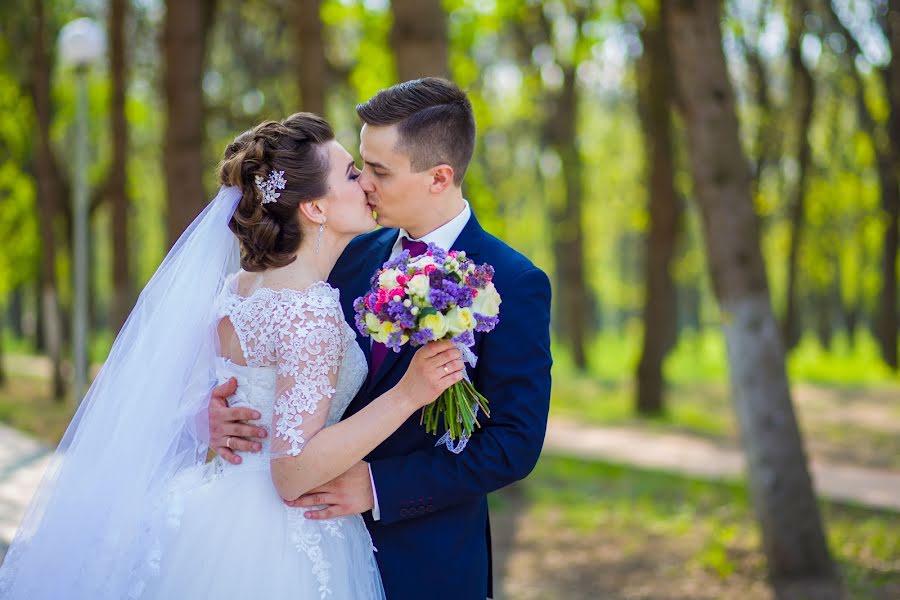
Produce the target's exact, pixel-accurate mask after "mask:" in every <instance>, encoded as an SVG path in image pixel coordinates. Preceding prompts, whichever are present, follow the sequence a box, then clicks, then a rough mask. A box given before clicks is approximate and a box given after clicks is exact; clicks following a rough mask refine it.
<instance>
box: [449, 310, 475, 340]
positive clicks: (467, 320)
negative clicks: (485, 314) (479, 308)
mask: <svg viewBox="0 0 900 600" xmlns="http://www.w3.org/2000/svg"><path fill="white" fill-rule="evenodd" d="M447 327H448V329H449V330H450V333H452V334H453V335H454V337H455V336H457V335H459V334H461V333H462V332H464V331H469V330H471V329H475V315H474V314H472V310H471V309H469V308H459V307H458V306H455V307H453V308H452V309H451V310H450V311H449V312H448V313H447Z"/></svg>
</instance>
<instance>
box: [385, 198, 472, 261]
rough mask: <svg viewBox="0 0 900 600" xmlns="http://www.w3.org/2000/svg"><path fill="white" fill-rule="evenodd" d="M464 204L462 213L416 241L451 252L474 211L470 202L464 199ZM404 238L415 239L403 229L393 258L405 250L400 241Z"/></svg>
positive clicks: (398, 237) (394, 248) (395, 244)
mask: <svg viewBox="0 0 900 600" xmlns="http://www.w3.org/2000/svg"><path fill="white" fill-rule="evenodd" d="M463 202H465V204H466V205H465V206H464V207H463V209H462V212H460V213H459V214H458V215H456V216H455V217H453V218H452V219H450V220H449V221H447V222H446V223H444V224H443V225H441V226H440V227H438V228H437V229H435V230H434V231H432V232H431V233H429V234H427V235H424V236H422V237H421V238H419V239H417V240H414V241H417V242H425V243H426V244H434V245H435V246H437V247H438V248H441V249H442V250H449V249H450V247H451V246H452V245H453V242H455V241H456V238H458V237H459V234H460V233H462V230H463V229H465V227H466V223H468V222H469V218H470V217H471V216H472V209H471V207H470V206H469V201H468V200H465V199H464V200H463ZM404 237H408V238H409V239H411V240H412V239H413V238H412V237H411V236H410V235H409V233H407V231H406V230H405V229H401V230H400V232H399V233H398V234H397V240H396V241H395V242H394V247H393V250H392V251H391V256H392V257H394V256H397V255H398V254H400V252H401V251H402V250H403V244H402V243H401V241H400V240H401V239H402V238H404Z"/></svg>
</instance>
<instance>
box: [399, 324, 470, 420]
mask: <svg viewBox="0 0 900 600" xmlns="http://www.w3.org/2000/svg"><path fill="white" fill-rule="evenodd" d="M465 368H466V365H465V363H463V361H462V354H461V353H460V351H459V350H458V349H457V348H456V346H454V345H453V342H450V341H446V340H442V341H439V342H429V343H428V344H426V345H424V346H422V347H421V348H419V349H418V350H417V351H416V354H415V356H413V359H412V362H410V364H409V368H408V369H407V370H406V373H405V374H404V375H403V378H402V379H401V380H400V382H399V383H398V384H397V388H398V389H399V390H400V391H401V392H403V394H404V395H405V396H406V397H407V398H408V399H409V400H410V401H411V402H412V404H413V409H419V408H422V407H423V406H426V405H428V404H431V403H432V402H434V401H435V400H436V399H437V397H438V396H440V395H441V393H442V392H443V391H444V390H446V389H447V388H449V387H450V386H451V385H453V384H454V383H456V382H457V381H459V380H461V379H462V378H463V372H464V370H465Z"/></svg>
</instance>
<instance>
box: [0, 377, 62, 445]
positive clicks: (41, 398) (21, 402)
mask: <svg viewBox="0 0 900 600" xmlns="http://www.w3.org/2000/svg"><path fill="white" fill-rule="evenodd" d="M49 396H50V385H49V382H48V381H46V380H44V379H42V378H38V377H29V376H22V375H16V376H12V377H10V379H9V381H8V382H7V384H6V385H5V386H3V387H2V388H0V422H2V423H5V424H7V425H9V426H11V427H14V428H16V429H19V430H21V431H25V432H28V433H30V434H32V435H34V436H36V437H37V438H38V439H40V440H42V441H43V442H45V443H47V444H48V445H50V446H56V445H57V444H58V443H59V440H60V439H61V438H62V435H63V434H64V433H65V431H66V428H67V427H68V426H69V420H70V419H71V418H72V415H73V414H74V412H75V409H74V408H73V406H72V405H71V403H70V402H68V401H67V402H53V401H52V400H50V398H49Z"/></svg>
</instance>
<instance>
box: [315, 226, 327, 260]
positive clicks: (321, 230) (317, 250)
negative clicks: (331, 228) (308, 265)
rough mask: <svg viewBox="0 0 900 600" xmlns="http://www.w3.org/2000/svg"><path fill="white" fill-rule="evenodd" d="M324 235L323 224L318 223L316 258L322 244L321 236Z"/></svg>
mask: <svg viewBox="0 0 900 600" xmlns="http://www.w3.org/2000/svg"><path fill="white" fill-rule="evenodd" d="M323 233H325V222H324V221H322V222H321V223H319V236H318V237H317V238H316V256H318V255H319V246H320V245H321V244H322V234H323Z"/></svg>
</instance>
